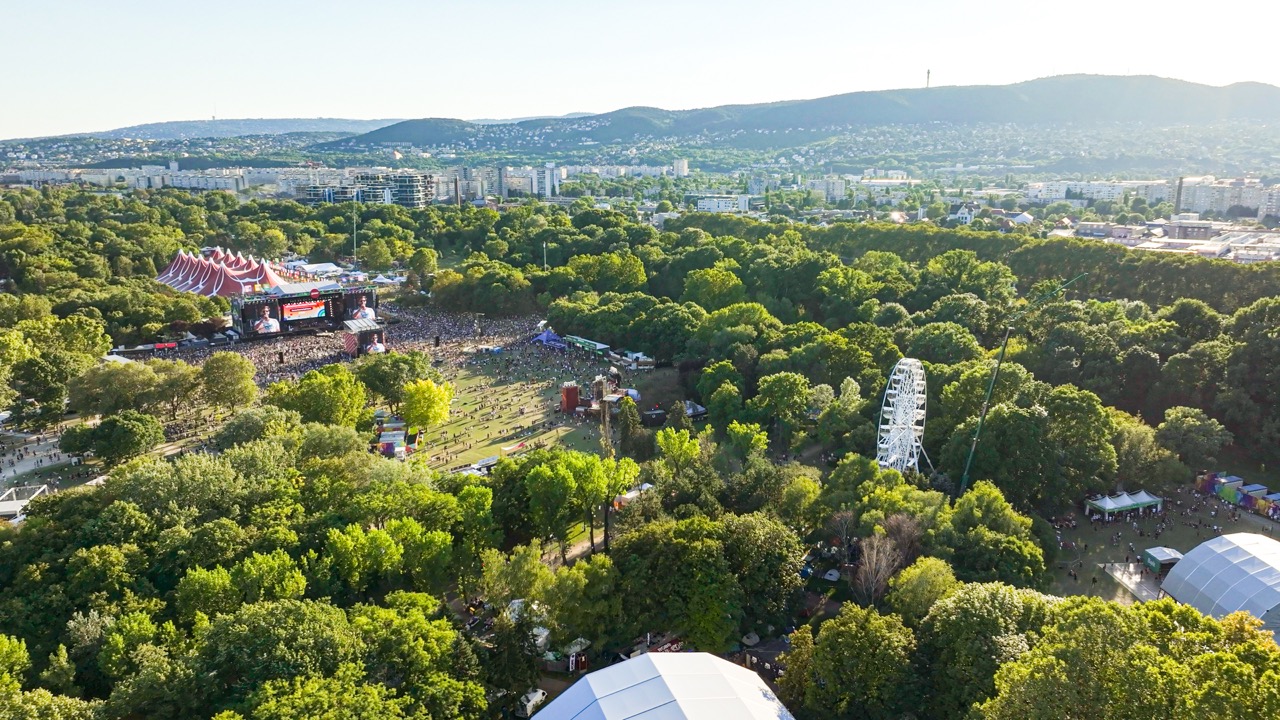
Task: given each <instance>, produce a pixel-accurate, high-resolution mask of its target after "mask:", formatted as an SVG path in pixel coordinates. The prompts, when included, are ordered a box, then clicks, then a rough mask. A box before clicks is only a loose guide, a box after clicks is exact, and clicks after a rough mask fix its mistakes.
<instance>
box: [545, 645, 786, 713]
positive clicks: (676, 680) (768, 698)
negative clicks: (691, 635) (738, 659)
mask: <svg viewBox="0 0 1280 720" xmlns="http://www.w3.org/2000/svg"><path fill="white" fill-rule="evenodd" d="M534 718H535V719H536V720H623V719H624V718H636V719H637V720H728V719H729V718H733V720H794V717H793V716H792V715H791V713H790V712H789V711H788V710H787V708H786V706H784V705H783V704H782V701H780V700H778V698H777V696H776V695H774V693H773V691H772V690H770V689H769V686H768V685H766V684H765V683H764V681H763V680H761V679H760V676H759V675H756V674H755V673H754V672H752V671H750V670H748V669H746V668H744V667H742V666H740V665H735V664H734V663H731V662H729V661H728V660H722V659H720V658H718V657H716V656H714V655H711V654H709V653H646V654H644V655H641V656H639V657H635V658H632V659H630V660H627V661H626V662H621V663H618V664H617V665H611V666H609V667H607V668H604V669H602V670H597V671H595V672H593V673H590V674H588V675H587V676H585V677H583V678H582V679H581V680H579V681H578V682H576V683H574V684H573V685H572V686H570V687H569V689H568V690H566V691H565V692H564V694H563V695H561V696H560V697H558V698H556V699H555V700H552V701H551V702H550V703H549V704H547V706H546V707H544V708H543V709H542V710H541V711H540V712H539V713H537V714H536V715H534Z"/></svg>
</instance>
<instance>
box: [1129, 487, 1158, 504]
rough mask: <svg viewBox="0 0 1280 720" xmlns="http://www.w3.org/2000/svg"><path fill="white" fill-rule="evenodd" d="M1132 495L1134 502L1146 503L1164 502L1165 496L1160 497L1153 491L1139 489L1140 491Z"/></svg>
mask: <svg viewBox="0 0 1280 720" xmlns="http://www.w3.org/2000/svg"><path fill="white" fill-rule="evenodd" d="M1130 497H1132V498H1133V500H1134V502H1139V503H1144V504H1149V503H1162V502H1164V499H1163V498H1158V497H1156V496H1155V495H1152V494H1151V493H1149V492H1147V491H1146V490H1139V491H1138V492H1136V493H1134V494H1133V495H1131V496H1130Z"/></svg>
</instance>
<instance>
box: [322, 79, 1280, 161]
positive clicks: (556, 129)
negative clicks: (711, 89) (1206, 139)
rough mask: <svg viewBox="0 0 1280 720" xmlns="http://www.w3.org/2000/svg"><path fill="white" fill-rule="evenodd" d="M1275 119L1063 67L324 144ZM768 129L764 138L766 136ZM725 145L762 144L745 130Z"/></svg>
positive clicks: (1227, 94)
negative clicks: (1030, 74) (1043, 73)
mask: <svg viewBox="0 0 1280 720" xmlns="http://www.w3.org/2000/svg"><path fill="white" fill-rule="evenodd" d="M1276 117H1280V88H1277V87H1275V86H1272V85H1265V84H1261V83H1236V84H1234V85H1228V86H1226V87H1213V86H1209V85H1199V84H1196V83H1191V82H1186V81H1182V80H1171V79H1167V78H1159V77H1154V76H1150V75H1142V76H1110V75H1062V76H1056V77H1048V78H1040V79H1038V80H1030V81H1027V82H1021V83H1016V84H1013V85H972V86H956V87H937V88H930V89H924V88H917V89H906V90H880V91H868V92H855V93H847V94H844V95H833V96H830V97H824V98H817V99H814V100H792V101H786V102H775V103H764V104H757V105H724V106H720V107H713V108H705V109H700V110H676V111H673V110H662V109H659V108H648V107H631V108H624V109H621V110H615V111H613V112H608V113H603V114H600V115H584V116H580V117H572V118H568V117H566V118H542V119H532V120H523V121H520V122H516V123H512V124H505V125H485V124H478V123H472V122H467V121H464V120H452V119H444V118H426V119H421V120H405V121H403V122H399V123H395V124H393V125H388V126H386V127H382V128H379V129H377V130H373V131H371V132H367V133H365V134H363V135H357V136H354V137H350V138H344V139H341V140H336V141H333V142H330V143H326V144H325V145H323V146H321V147H323V148H330V149H331V148H336V147H343V146H351V145H377V144H383V143H409V144H412V145H418V146H433V145H446V144H452V143H457V142H459V141H464V140H476V139H477V138H494V139H495V140H496V139H497V137H498V136H499V134H500V136H501V137H502V138H504V139H505V140H507V141H509V140H511V139H513V138H514V137H526V138H535V137H536V138H538V139H540V140H542V141H548V142H553V141H557V140H561V139H564V140H576V141H581V140H592V141H595V142H601V143H608V142H626V141H628V140H631V139H634V138H638V137H672V138H680V137H689V136H694V135H719V136H722V137H725V136H732V135H734V134H735V133H739V134H740V133H753V134H759V133H771V132H780V131H790V132H791V137H790V138H789V140H791V141H794V140H796V139H798V137H797V135H796V133H799V134H801V135H804V134H810V135H813V136H821V135H823V134H830V133H829V131H830V130H833V129H835V128H838V127H843V126H851V125H890V124H919V123H931V122H948V123H962V124H963V123H980V122H981V123H1014V124H1030V123H1091V122H1100V121H1101V122H1113V121H1115V122H1149V123H1158V124H1164V125H1169V124H1180V123H1189V124H1196V123H1208V122H1216V121H1221V120H1232V119H1251V118H1257V119H1269V120H1273V119H1275V118H1276ZM766 137H767V136H766ZM728 144H752V145H757V144H759V140H758V139H749V138H745V137H743V138H741V139H740V140H737V141H729V142H728Z"/></svg>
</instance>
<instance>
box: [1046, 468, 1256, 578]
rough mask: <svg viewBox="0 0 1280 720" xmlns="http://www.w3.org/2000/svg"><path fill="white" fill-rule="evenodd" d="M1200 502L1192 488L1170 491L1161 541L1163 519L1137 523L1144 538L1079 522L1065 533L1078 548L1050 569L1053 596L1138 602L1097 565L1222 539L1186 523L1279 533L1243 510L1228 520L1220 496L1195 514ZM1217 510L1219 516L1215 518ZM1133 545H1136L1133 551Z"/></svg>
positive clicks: (1126, 529) (1125, 529) (1118, 527)
mask: <svg viewBox="0 0 1280 720" xmlns="http://www.w3.org/2000/svg"><path fill="white" fill-rule="evenodd" d="M1179 501H1181V502H1182V506H1181V507H1179V506H1178V505H1177V502H1179ZM1195 502H1196V501H1195V499H1194V497H1193V496H1192V494H1191V486H1190V485H1188V486H1186V487H1185V488H1183V489H1182V493H1181V494H1178V493H1169V494H1168V495H1167V496H1166V498H1165V506H1166V509H1167V510H1168V511H1169V518H1168V521H1167V527H1166V529H1165V530H1164V531H1163V532H1162V533H1160V537H1159V538H1156V537H1155V536H1154V533H1155V529H1156V524H1157V522H1158V521H1157V520H1155V519H1152V518H1145V519H1143V520H1139V521H1138V529H1139V530H1140V531H1142V533H1143V534H1141V535H1139V532H1138V530H1134V529H1133V525H1132V524H1125V523H1120V522H1114V523H1111V524H1110V525H1099V526H1097V529H1094V528H1092V527H1090V524H1089V522H1088V520H1086V519H1084V518H1078V520H1079V521H1080V522H1079V523H1078V526H1077V527H1076V528H1074V529H1064V530H1061V531H1060V533H1061V538H1062V540H1063V541H1066V542H1069V543H1072V544H1074V546H1075V548H1076V549H1074V550H1061V551H1060V552H1059V555H1058V560H1057V563H1056V566H1055V567H1053V568H1051V571H1052V578H1053V579H1052V582H1051V584H1050V587H1049V592H1050V593H1051V594H1053V595H1097V596H1100V597H1103V598H1106V599H1108V600H1116V601H1118V602H1124V603H1129V602H1133V596H1132V595H1131V594H1130V593H1129V591H1128V590H1126V589H1125V588H1124V587H1122V586H1121V585H1120V584H1119V583H1117V582H1115V581H1114V580H1113V579H1112V578H1111V577H1110V576H1109V575H1107V573H1106V572H1104V571H1103V570H1101V569H1099V568H1098V565H1099V564H1101V563H1122V562H1125V558H1126V556H1127V557H1128V559H1129V561H1131V562H1137V557H1138V556H1140V555H1141V553H1142V551H1143V550H1145V549H1147V548H1150V547H1156V546H1159V545H1163V546H1165V547H1170V548H1173V549H1174V550H1177V551H1179V552H1182V553H1186V552H1187V551H1189V550H1191V549H1192V548H1194V547H1195V546H1197V545H1199V544H1200V543H1202V542H1204V541H1205V540H1208V539H1210V538H1212V537H1215V536H1217V535H1218V533H1215V532H1214V531H1213V529H1212V528H1211V527H1206V528H1195V527H1190V526H1188V525H1187V523H1189V522H1191V523H1194V522H1200V523H1202V524H1207V525H1219V526H1222V533H1224V534H1225V533H1235V532H1255V533H1263V534H1267V533H1271V534H1274V533H1275V530H1276V523H1274V522H1272V521H1270V520H1268V519H1266V518H1263V517H1260V516H1257V515H1253V514H1250V513H1247V512H1244V511H1241V517H1240V519H1239V520H1237V521H1229V520H1227V519H1226V515H1227V512H1226V511H1227V510H1228V509H1229V507H1227V506H1224V505H1223V504H1222V502H1221V501H1220V500H1218V499H1216V498H1210V499H1208V500H1207V501H1202V506H1201V507H1200V509H1199V510H1198V511H1195V512H1192V511H1191V510H1190V508H1191V507H1192V506H1193V504H1194V503H1195ZM1183 511H1186V512H1188V513H1189V514H1188V515H1187V516H1183V515H1181V514H1180V513H1181V512H1183ZM1214 512H1216V515H1213V514H1211V513H1214ZM1117 532H1118V533H1120V539H1119V541H1118V542H1117V543H1115V544H1112V542H1111V535H1113V534H1115V533H1117ZM1130 543H1132V544H1133V550H1130V548H1129V546H1130ZM1072 568H1074V569H1075V571H1076V572H1077V573H1078V575H1079V580H1076V579H1073V578H1072V577H1070V575H1069V574H1068V571H1069V570H1070V569H1072ZM1094 577H1097V578H1098V582H1097V584H1096V585H1095V584H1094V583H1093V578H1094Z"/></svg>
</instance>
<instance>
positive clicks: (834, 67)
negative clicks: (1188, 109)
mask: <svg viewBox="0 0 1280 720" xmlns="http://www.w3.org/2000/svg"><path fill="white" fill-rule="evenodd" d="M1273 3H1274V0H1243V1H1241V2H1234V3H1229V4H1228V6H1229V8H1230V9H1229V10H1228V11H1224V12H1223V13H1221V14H1220V15H1216V16H1215V15H1214V14H1213V13H1212V12H1211V11H1210V9H1209V6H1204V5H1194V6H1193V5H1189V6H1188V7H1189V9H1193V10H1194V12H1193V13H1192V14H1190V15H1184V16H1181V17H1179V16H1178V8H1179V7H1180V6H1181V4H1180V3H1166V4H1163V5H1152V4H1150V3H1146V2H1137V1H1135V0H1108V1H1106V2H1101V1H1098V0H1075V1H1074V2H1072V3H1070V4H1062V3H1054V4H1047V5H1038V4H1035V3H1028V2H1026V1H1025V0H1019V1H1018V2H1012V1H1010V0H985V1H984V2H982V3H981V4H977V3H973V2H959V1H957V0H913V1H912V2H888V1H886V0H877V1H875V2H867V1H866V0H787V1H786V2H778V1H777V0H773V1H771V2H765V1H764V0H731V1H724V0H645V1H644V2H621V1H619V0H594V1H590V2H589V1H586V0H542V1H541V2H519V1H517V0H472V1H471V2H463V1H461V0H362V1H361V2H349V1H348V2H331V1H330V0H305V1H303V0H219V2H216V3H193V2H174V1H173V0H164V1H156V0H112V2H102V1H101V0H46V1H45V2H22V1H21V0H4V3H3V4H4V8H3V11H0V25H3V27H4V37H5V43H4V50H5V53H4V54H5V57H6V62H5V72H4V75H3V77H4V80H3V81H2V82H0V138H13V137H34V136H43V135H58V134H65V133H73V132H85V131H93V130H107V129H111V128H116V127H122V126H127V125H135V124H140V123H147V122H160V121H166V120H194V119H207V118H210V117H214V116H216V117H219V118H271V117H276V118H284V117H343V118H420V117H453V118H464V119H470V118H511V117H526V116H537V115H561V114H566V113H571V112H606V111H609V110H616V109H618V108H622V107H628V106H633V105H650V106H656V107H662V108H666V109H686V108H697V107H709V106H714V105H724V104H730V103H754V102H769V101H776V100H792V99H801V98H812V97H822V96H826V95H835V94H839V93H846V92H853V91H857V90H881V89H889V88H902V87H920V86H923V85H924V83H925V73H926V72H927V71H931V73H932V84H933V85H935V86H936V85H984V84H1005V83H1013V82H1021V81H1024V80H1030V79H1033V78H1037V77H1044V76H1048V75H1062V74H1069V73H1096V74H1107V75H1129V74H1133V75H1139V74H1150V75H1160V76H1163V77H1173V78H1179V79H1183V80H1189V81H1193V82H1200V83H1206V84H1210V85H1226V84H1230V83H1233V82H1240V81H1257V82H1265V83H1270V84H1273V85H1280V63H1277V62H1275V61H1274V56H1273V55H1272V54H1271V50H1270V48H1271V42H1270V40H1269V39H1268V38H1267V37H1265V36H1264V34H1263V33H1264V31H1265V29H1266V28H1269V27H1271V26H1273V24H1274V23H1273V22H1271V21H1264V20H1266V18H1268V17H1270V18H1271V19H1272V20H1274V19H1275V17H1276V16H1277V15H1280V10H1277V9H1276V8H1275V6H1274V4H1273ZM1224 7H1227V6H1224Z"/></svg>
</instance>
